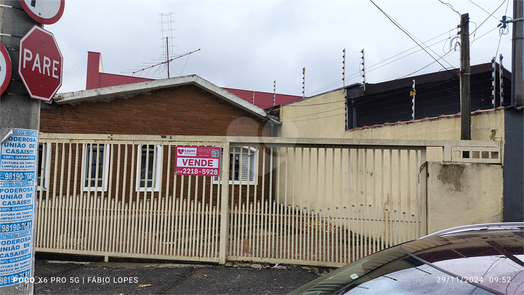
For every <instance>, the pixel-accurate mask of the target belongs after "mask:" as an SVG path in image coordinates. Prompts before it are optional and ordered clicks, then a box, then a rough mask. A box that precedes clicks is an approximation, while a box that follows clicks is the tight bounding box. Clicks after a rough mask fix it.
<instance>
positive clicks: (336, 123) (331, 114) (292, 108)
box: [280, 90, 504, 140]
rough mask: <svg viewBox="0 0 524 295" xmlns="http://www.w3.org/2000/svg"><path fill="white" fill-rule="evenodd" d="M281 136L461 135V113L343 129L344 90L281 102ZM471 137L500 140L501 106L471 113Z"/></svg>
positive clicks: (410, 137)
mask: <svg viewBox="0 0 524 295" xmlns="http://www.w3.org/2000/svg"><path fill="white" fill-rule="evenodd" d="M280 116H281V119H282V120H283V124H282V127H281V129H280V136H282V137H295V136H298V137H306V138H357V139H358V138H366V139H368V138H378V139H442V140H451V139H460V116H458V115H457V116H444V117H441V118H437V119H425V120H422V121H416V122H409V123H395V124H386V125H384V126H380V127H369V128H359V129H354V130H345V103H344V90H337V91H334V92H331V93H327V94H323V95H319V96H315V97H312V98H309V99H305V100H302V101H298V102H296V103H292V104H289V105H285V106H282V107H281V109H280ZM471 125H472V129H471V139H473V140H501V139H502V138H501V136H502V135H503V134H504V110H502V109H499V110H495V111H484V112H477V113H475V114H474V115H472V117H471Z"/></svg>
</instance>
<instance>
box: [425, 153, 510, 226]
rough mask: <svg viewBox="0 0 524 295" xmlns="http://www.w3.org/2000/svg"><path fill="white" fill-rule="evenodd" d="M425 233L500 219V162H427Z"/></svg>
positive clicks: (499, 220) (501, 183)
mask: <svg viewBox="0 0 524 295" xmlns="http://www.w3.org/2000/svg"><path fill="white" fill-rule="evenodd" d="M429 175H430V177H429V178H428V197H427V198H428V201H427V204H428V212H427V216H428V233H432V232H436V231H439V230H443V229H446V228H450V227H455V226H459V225H465V224H475V223H485V222H501V221H502V185H503V179H502V166H500V165H490V164H442V163H438V162H430V163H429Z"/></svg>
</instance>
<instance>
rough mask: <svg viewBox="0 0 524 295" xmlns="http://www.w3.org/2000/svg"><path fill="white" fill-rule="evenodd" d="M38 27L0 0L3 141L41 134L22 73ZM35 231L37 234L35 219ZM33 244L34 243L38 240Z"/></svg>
mask: <svg viewBox="0 0 524 295" xmlns="http://www.w3.org/2000/svg"><path fill="white" fill-rule="evenodd" d="M34 25H38V23H37V22H36V21H35V20H33V19H32V18H31V17H30V16H29V15H28V14H27V13H26V12H25V11H24V9H23V7H22V5H21V3H20V1H18V0H0V42H1V43H2V44H3V45H4V46H5V47H6V49H7V51H8V53H9V57H10V58H11V63H12V72H11V81H10V82H9V85H8V86H7V88H6V90H5V91H4V93H3V94H2V95H1V96H0V141H2V140H3V139H4V138H5V137H6V135H8V134H9V132H10V131H11V130H12V129H30V130H34V131H37V134H38V132H39V131H40V101H39V100H35V99H31V97H30V96H29V92H28V91H27V89H26V87H25V85H24V83H23V81H22V80H21V78H20V76H19V74H18V68H19V48H20V40H21V38H22V37H23V36H25V35H26V34H27V33H28V32H29V31H30V30H31V28H32V27H33V26H34ZM36 161H38V159H36ZM4 182H5V181H4ZM33 187H34V186H33ZM33 198H34V195H33ZM33 204H35V202H34V199H33ZM33 216H34V215H33ZM32 228H33V229H32V231H33V235H34V228H35V224H34V219H33V223H32ZM20 235H21V234H20ZM31 241H32V243H34V237H32V238H31ZM30 252H31V256H30V257H31V258H30V259H31V262H30V263H31V267H30V275H28V276H30V277H34V254H35V253H34V244H33V246H31V250H30ZM4 260H6V259H4ZM0 273H1V272H0ZM12 277H13V275H7V276H2V280H4V279H12ZM27 279H29V277H28V278H27ZM1 285H4V286H0V293H1V294H33V290H34V282H31V280H28V281H25V282H21V283H16V284H14V285H13V284H12V283H10V282H9V283H6V282H5V281H3V282H2V284H1Z"/></svg>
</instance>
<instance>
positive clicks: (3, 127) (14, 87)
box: [0, 0, 40, 140]
mask: <svg viewBox="0 0 524 295" xmlns="http://www.w3.org/2000/svg"><path fill="white" fill-rule="evenodd" d="M0 18H1V19H0V22H1V32H0V33H1V34H0V42H1V43H2V44H4V46H5V47H6V49H7V51H8V52H9V56H10V57H11V63H12V64H13V69H12V73H11V82H10V83H9V86H7V88H6V90H5V92H4V93H3V94H2V95H1V96H0V140H2V139H3V138H4V136H5V135H6V134H7V132H9V130H10V129H12V128H21V129H33V130H40V101H39V100H34V99H31V98H30V97H29V93H28V92H27V89H26V88H25V85H24V83H23V82H22V80H21V79H20V76H19V75H18V55H19V52H18V49H19V46H20V39H21V38H22V37H23V36H24V35H25V34H26V33H27V32H29V30H30V29H31V28H32V27H33V26H34V25H37V24H38V23H37V22H36V21H34V20H33V19H31V18H30V17H29V16H28V15H27V13H25V12H24V10H23V9H22V6H21V4H20V1H18V0H0Z"/></svg>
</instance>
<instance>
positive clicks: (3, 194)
mask: <svg viewBox="0 0 524 295" xmlns="http://www.w3.org/2000/svg"><path fill="white" fill-rule="evenodd" d="M37 152H38V131H37V130H27V129H12V130H11V131H10V132H9V133H8V134H7V136H5V137H4V138H3V139H2V141H1V142H0V287H4V286H10V285H15V284H18V283H21V282H24V281H27V280H29V279H30V278H31V267H32V259H33V257H32V255H33V254H32V253H34V252H33V229H34V226H33V225H34V220H33V216H34V212H33V210H34V196H35V187H36V186H35V174H36V167H37V162H36V161H37Z"/></svg>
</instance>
